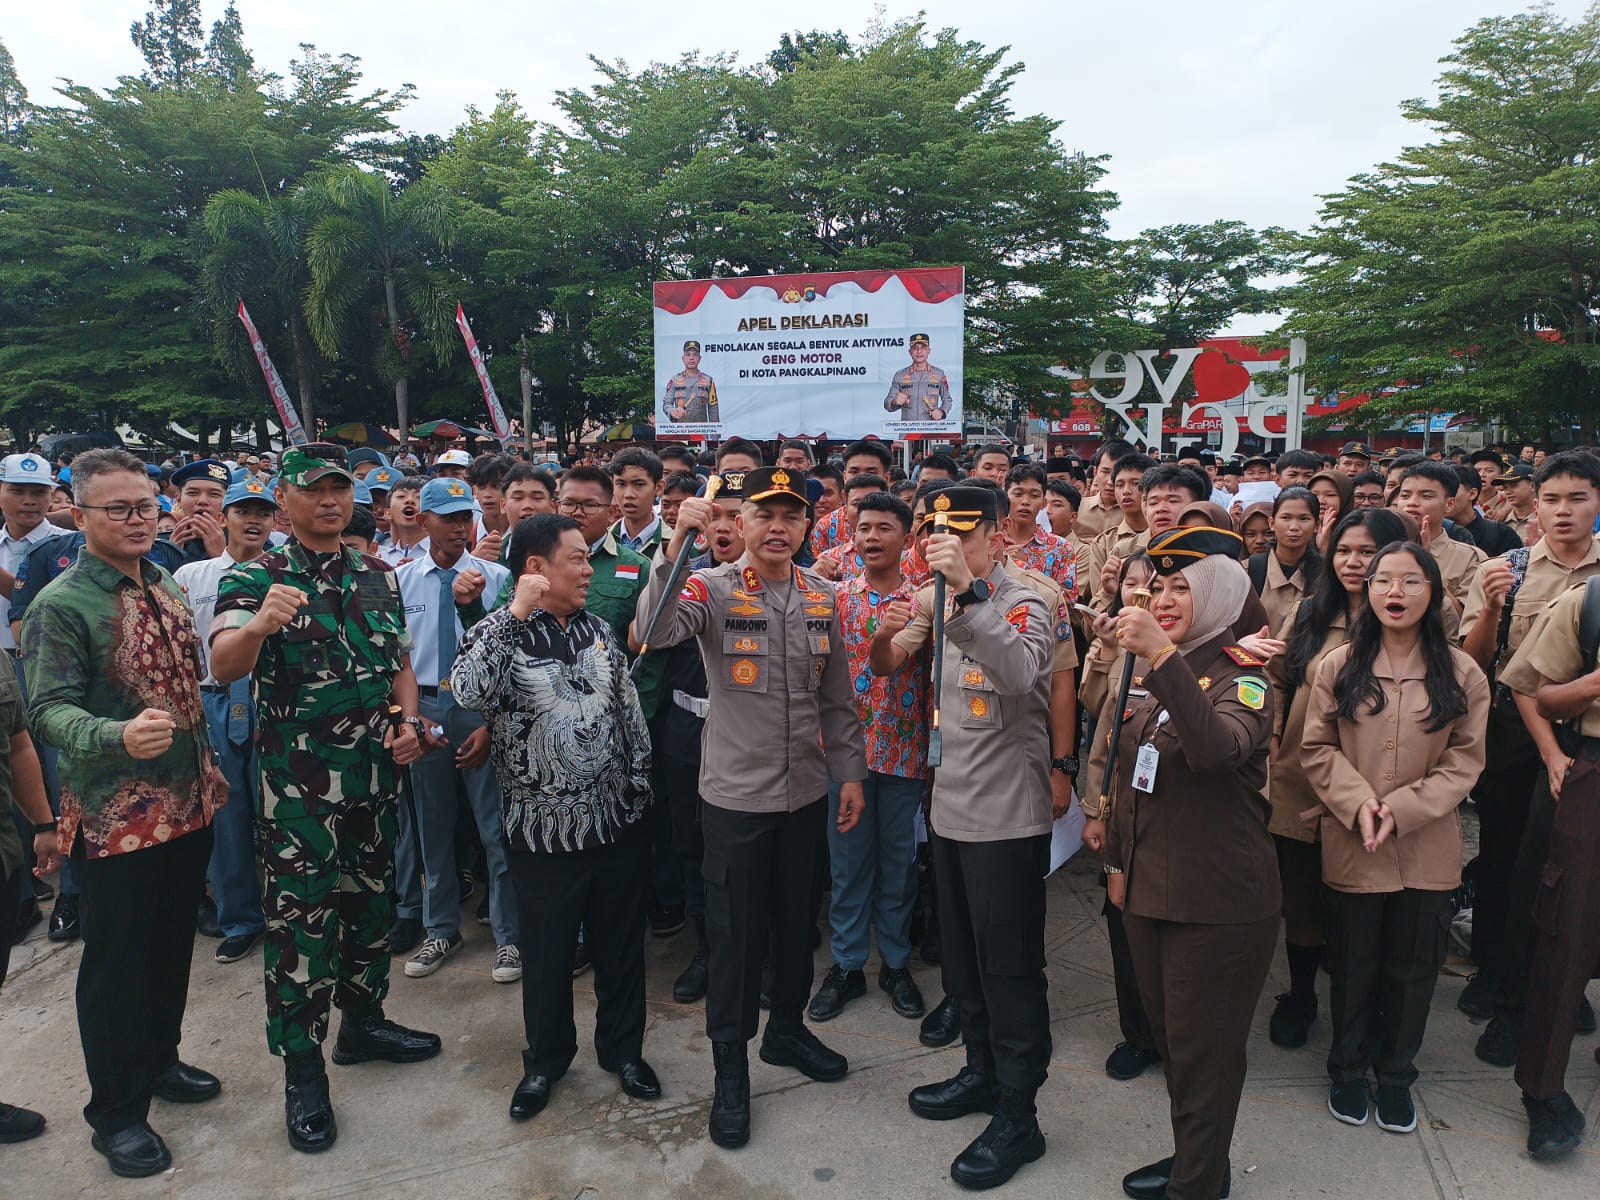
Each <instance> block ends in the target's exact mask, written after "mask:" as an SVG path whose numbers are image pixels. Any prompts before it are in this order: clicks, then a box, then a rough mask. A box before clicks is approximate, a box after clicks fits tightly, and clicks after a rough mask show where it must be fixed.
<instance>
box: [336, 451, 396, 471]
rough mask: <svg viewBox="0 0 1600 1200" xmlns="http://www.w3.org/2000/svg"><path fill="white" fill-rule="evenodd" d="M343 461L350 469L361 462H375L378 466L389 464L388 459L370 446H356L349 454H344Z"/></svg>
mask: <svg viewBox="0 0 1600 1200" xmlns="http://www.w3.org/2000/svg"><path fill="white" fill-rule="evenodd" d="M344 461H345V463H346V464H347V465H348V466H349V467H350V468H351V469H352V470H354V469H355V468H356V467H359V466H360V465H361V464H362V463H377V464H378V465H379V466H380V467H387V466H388V465H389V460H388V459H387V458H385V457H384V456H383V455H382V454H380V453H379V452H378V451H376V450H374V449H373V448H372V447H371V446H357V447H356V448H355V449H354V450H352V451H350V453H349V454H347V455H345V459H344Z"/></svg>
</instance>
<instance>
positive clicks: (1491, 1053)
mask: <svg viewBox="0 0 1600 1200" xmlns="http://www.w3.org/2000/svg"><path fill="white" fill-rule="evenodd" d="M1520 1038H1521V1030H1519V1029H1518V1028H1517V1027H1516V1026H1515V1025H1514V1024H1512V1023H1511V1022H1510V1021H1502V1020H1501V1019H1500V1018H1499V1017H1495V1018H1493V1019H1492V1020H1491V1021H1490V1022H1489V1024H1488V1025H1487V1026H1485V1028H1484V1031H1483V1032H1482V1033H1480V1034H1479V1035H1478V1044H1477V1045H1476V1046H1474V1047H1473V1048H1472V1052H1473V1053H1474V1054H1476V1055H1477V1056H1478V1057H1479V1058H1480V1059H1482V1060H1483V1061H1484V1062H1486V1063H1488V1064H1489V1065H1490V1066H1491V1067H1514V1066H1516V1065H1517V1042H1518V1041H1519V1040H1520Z"/></svg>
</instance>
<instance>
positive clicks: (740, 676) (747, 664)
mask: <svg viewBox="0 0 1600 1200" xmlns="http://www.w3.org/2000/svg"><path fill="white" fill-rule="evenodd" d="M731 674H732V676H733V681H734V682H735V683H737V684H739V685H740V686H741V687H749V686H750V685H751V684H752V683H754V682H755V681H756V680H757V679H758V678H759V677H760V675H761V668H760V667H758V666H756V664H755V663H753V662H751V661H750V660H749V659H748V658H741V659H740V660H739V661H738V662H736V663H734V664H733V669H732V672H731Z"/></svg>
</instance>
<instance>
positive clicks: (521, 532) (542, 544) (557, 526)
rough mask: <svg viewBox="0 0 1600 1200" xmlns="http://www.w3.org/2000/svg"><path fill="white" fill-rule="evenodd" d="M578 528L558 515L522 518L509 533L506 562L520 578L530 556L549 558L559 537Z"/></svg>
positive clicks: (575, 524)
mask: <svg viewBox="0 0 1600 1200" xmlns="http://www.w3.org/2000/svg"><path fill="white" fill-rule="evenodd" d="M590 469H591V470H593V468H590ZM578 528H580V527H579V525H578V522H577V521H575V520H573V519H572V518H571V517H564V516H562V515H561V514H560V513H535V514H534V515H533V516H531V517H523V518H522V520H520V521H518V522H517V525H516V528H515V529H513V530H512V531H511V549H510V552H509V553H508V554H507V555H506V561H507V562H509V563H511V564H512V566H513V567H514V568H515V570H516V573H517V574H518V575H519V576H520V575H521V574H522V573H523V572H524V571H526V570H527V569H528V558H529V556H530V555H535V554H536V555H538V556H539V557H540V558H549V557H550V551H552V550H554V549H555V548H556V543H557V542H559V541H560V540H561V535H562V534H563V533H565V532H566V531H567V530H569V529H578Z"/></svg>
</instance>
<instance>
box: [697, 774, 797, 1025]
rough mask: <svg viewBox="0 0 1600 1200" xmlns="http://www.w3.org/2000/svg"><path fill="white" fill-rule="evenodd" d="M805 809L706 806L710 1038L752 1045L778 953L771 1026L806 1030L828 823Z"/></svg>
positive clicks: (703, 827)
mask: <svg viewBox="0 0 1600 1200" xmlns="http://www.w3.org/2000/svg"><path fill="white" fill-rule="evenodd" d="M819 807H822V808H825V807H827V805H826V798H825V797H824V798H823V803H822V804H820V805H818V804H808V805H806V806H805V807H804V808H802V809H800V810H798V811H797V812H782V813H748V812H734V811H732V810H731V809H726V808H718V807H717V806H716V805H714V804H706V805H704V806H703V807H702V808H701V811H700V828H701V831H702V832H703V833H704V835H705V858H704V862H703V867H702V871H703V874H704V877H705V891H706V939H707V941H708V943H709V946H710V950H711V959H710V962H709V964H708V968H709V969H708V975H707V983H708V988H709V990H708V991H707V993H706V1036H707V1037H708V1038H710V1039H711V1040H712V1041H713V1042H748V1041H749V1040H750V1039H751V1038H753V1037H755V1035H756V1025H757V1021H758V1019H759V1017H760V998H761V963H762V960H763V959H764V958H765V957H766V956H767V950H768V947H769V945H770V947H771V951H772V985H771V990H770V992H769V995H770V997H771V999H772V1017H771V1023H772V1024H773V1025H775V1026H777V1027H778V1028H783V1027H785V1026H788V1027H793V1026H796V1025H799V1024H801V1022H802V1016H801V1014H802V1013H803V1012H804V1010H805V1003H806V999H807V997H809V996H810V994H811V977H812V965H811V930H812V929H813V928H814V927H815V925H816V919H815V914H814V912H813V909H812V895H813V888H814V887H815V882H816V869H817V856H818V855H819V854H820V853H821V842H822V840H823V839H822V828H823V827H822V822H821V821H820V820H818V817H817V809H818V808H819Z"/></svg>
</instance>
